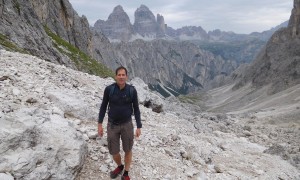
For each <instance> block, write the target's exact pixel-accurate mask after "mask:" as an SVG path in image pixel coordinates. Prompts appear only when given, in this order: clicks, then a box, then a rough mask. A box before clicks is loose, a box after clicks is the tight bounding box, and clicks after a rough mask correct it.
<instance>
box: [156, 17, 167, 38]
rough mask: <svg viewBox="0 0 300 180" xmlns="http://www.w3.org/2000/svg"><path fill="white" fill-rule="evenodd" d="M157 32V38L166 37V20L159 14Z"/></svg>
mask: <svg viewBox="0 0 300 180" xmlns="http://www.w3.org/2000/svg"><path fill="white" fill-rule="evenodd" d="M156 19H157V31H156V37H157V38H162V37H165V36H166V24H165V19H164V17H163V16H162V15H160V14H157V17H156Z"/></svg>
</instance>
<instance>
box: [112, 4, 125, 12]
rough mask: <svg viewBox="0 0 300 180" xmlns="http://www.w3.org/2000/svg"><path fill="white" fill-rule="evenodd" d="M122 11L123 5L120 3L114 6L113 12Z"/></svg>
mask: <svg viewBox="0 0 300 180" xmlns="http://www.w3.org/2000/svg"><path fill="white" fill-rule="evenodd" d="M120 12H121V13H122V12H124V10H123V7H122V6H121V5H118V6H116V7H115V8H114V10H113V13H120Z"/></svg>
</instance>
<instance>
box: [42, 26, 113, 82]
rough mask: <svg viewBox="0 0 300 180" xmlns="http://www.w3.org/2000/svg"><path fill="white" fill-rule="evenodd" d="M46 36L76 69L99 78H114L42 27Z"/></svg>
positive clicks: (107, 69) (93, 60) (106, 70)
mask: <svg viewBox="0 0 300 180" xmlns="http://www.w3.org/2000/svg"><path fill="white" fill-rule="evenodd" d="M44 29H45V31H46V33H47V34H48V36H50V37H51V38H52V39H53V45H54V47H55V48H56V49H57V50H58V51H60V52H61V53H63V54H65V55H67V56H68V57H69V58H70V59H71V60H72V61H73V62H74V63H75V65H76V67H77V69H78V70H80V71H83V72H87V73H89V74H93V75H97V76H100V77H114V73H113V71H112V70H111V69H109V68H107V67H106V66H105V65H103V64H101V63H100V62H98V61H97V60H95V59H93V58H91V57H90V56H88V55H87V54H85V53H84V52H82V51H81V50H80V49H78V48H76V47H75V46H73V45H72V44H70V43H68V42H67V41H65V40H63V39H62V38H61V37H59V36H58V35H56V34H55V33H53V32H52V31H51V30H50V29H49V28H48V27H44Z"/></svg>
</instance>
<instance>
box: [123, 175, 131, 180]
mask: <svg viewBox="0 0 300 180" xmlns="http://www.w3.org/2000/svg"><path fill="white" fill-rule="evenodd" d="M121 180H130V177H129V176H124V175H123V176H122V178H121Z"/></svg>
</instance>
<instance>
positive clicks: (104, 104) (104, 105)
mask: <svg viewBox="0 0 300 180" xmlns="http://www.w3.org/2000/svg"><path fill="white" fill-rule="evenodd" d="M109 89H110V88H109V86H107V87H106V88H105V90H104V93H103V99H102V103H101V106H100V110H99V116H98V123H102V122H103V119H104V116H105V113H106V109H107V105H108V101H109Z"/></svg>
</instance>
